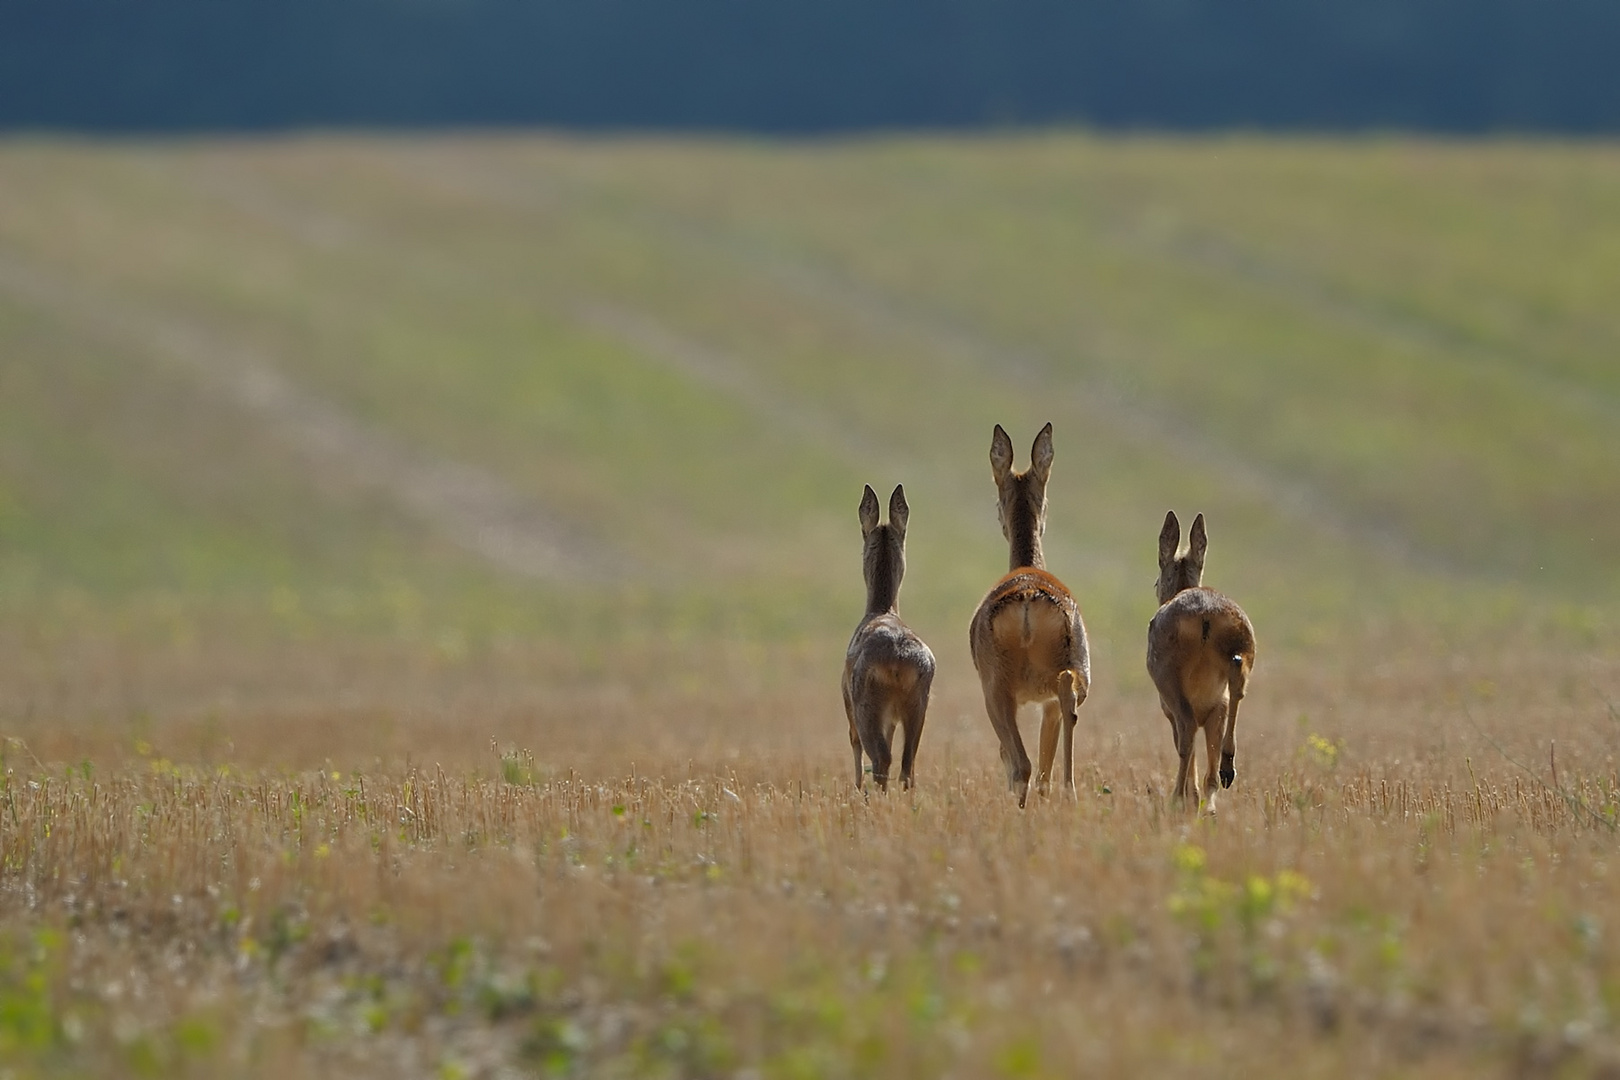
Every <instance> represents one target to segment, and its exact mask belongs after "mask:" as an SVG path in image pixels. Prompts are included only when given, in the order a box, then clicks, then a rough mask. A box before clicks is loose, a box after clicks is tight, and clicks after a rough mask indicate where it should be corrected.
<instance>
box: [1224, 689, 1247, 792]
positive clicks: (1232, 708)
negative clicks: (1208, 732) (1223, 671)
mask: <svg viewBox="0 0 1620 1080" xmlns="http://www.w3.org/2000/svg"><path fill="white" fill-rule="evenodd" d="M1252 662H1253V661H1252V659H1248V660H1246V659H1244V658H1242V657H1239V658H1235V659H1234V661H1233V663H1232V674H1231V677H1230V678H1229V679H1228V680H1227V693H1228V696H1229V697H1230V699H1231V700H1230V703H1229V704H1228V705H1227V707H1226V731H1225V732H1224V733H1223V735H1222V738H1221V786H1222V787H1231V786H1232V781H1233V780H1236V779H1237V769H1236V768H1235V767H1234V766H1233V763H1232V759H1233V758H1234V757H1236V756H1237V714H1238V703H1239V702H1241V701H1242V700H1243V695H1244V694H1245V693H1246V692H1247V691H1248V689H1249V664H1250V663H1252Z"/></svg>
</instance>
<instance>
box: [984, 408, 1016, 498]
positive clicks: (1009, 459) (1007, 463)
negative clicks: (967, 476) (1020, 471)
mask: <svg viewBox="0 0 1620 1080" xmlns="http://www.w3.org/2000/svg"><path fill="white" fill-rule="evenodd" d="M1012 465H1013V449H1012V440H1011V439H1009V438H1007V433H1006V432H1005V431H1003V430H1002V429H1001V425H1000V424H997V425H996V433H995V434H994V435H992V436H990V475H991V476H994V477H995V478H996V485H997V486H998V487H999V486H1000V485H1001V482H1002V481H1003V480H1005V479H1006V478H1007V477H1009V476H1011V475H1012Z"/></svg>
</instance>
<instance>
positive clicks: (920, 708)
mask: <svg viewBox="0 0 1620 1080" xmlns="http://www.w3.org/2000/svg"><path fill="white" fill-rule="evenodd" d="M933 682H934V673H933V672H931V671H930V672H928V673H927V674H925V675H923V676H922V677H921V678H920V679H918V680H917V685H916V687H915V688H914V689H913V690H912V694H911V698H910V700H908V701H907V702H906V718H905V720H904V725H905V729H906V741H905V745H904V746H903V747H902V748H901V750H900V785H901V786H902V787H904V788H906V789H907V790H910V789H911V788H912V787H914V786H915V783H916V782H915V781H914V780H913V779H912V768H913V767H914V766H915V765H916V763H917V747H919V746H921V745H922V731H923V721H924V720H926V719H927V718H928V692H929V688H930V687H932V685H933Z"/></svg>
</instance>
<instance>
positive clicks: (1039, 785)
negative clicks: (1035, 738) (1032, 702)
mask: <svg viewBox="0 0 1620 1080" xmlns="http://www.w3.org/2000/svg"><path fill="white" fill-rule="evenodd" d="M1062 726H1063V716H1062V715H1061V712H1060V708H1059V706H1058V703H1057V702H1056V701H1048V702H1045V703H1043V704H1042V705H1041V758H1040V762H1041V767H1040V769H1039V770H1038V771H1037V772H1036V773H1035V790H1036V791H1038V792H1040V793H1041V794H1042V795H1045V794H1046V789H1047V786H1048V785H1049V784H1051V782H1052V765H1053V762H1054V761H1055V759H1056V758H1057V745H1058V733H1059V731H1060V730H1061V729H1062Z"/></svg>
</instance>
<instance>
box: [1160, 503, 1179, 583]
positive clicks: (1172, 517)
mask: <svg viewBox="0 0 1620 1080" xmlns="http://www.w3.org/2000/svg"><path fill="white" fill-rule="evenodd" d="M1180 544H1181V522H1179V521H1177V520H1176V512H1175V511H1174V510H1171V511H1170V512H1169V513H1167V514H1165V515H1164V528H1162V529H1160V530H1159V569H1160V570H1165V569H1168V568H1169V566H1170V564H1171V563H1173V562H1175V561H1176V548H1177V547H1178V546H1180Z"/></svg>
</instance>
